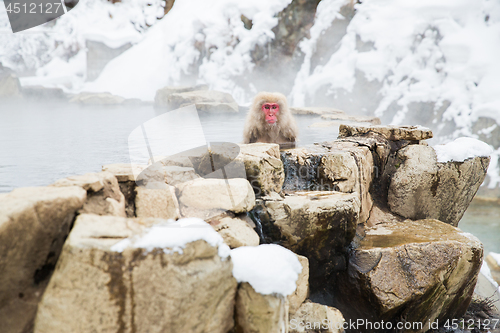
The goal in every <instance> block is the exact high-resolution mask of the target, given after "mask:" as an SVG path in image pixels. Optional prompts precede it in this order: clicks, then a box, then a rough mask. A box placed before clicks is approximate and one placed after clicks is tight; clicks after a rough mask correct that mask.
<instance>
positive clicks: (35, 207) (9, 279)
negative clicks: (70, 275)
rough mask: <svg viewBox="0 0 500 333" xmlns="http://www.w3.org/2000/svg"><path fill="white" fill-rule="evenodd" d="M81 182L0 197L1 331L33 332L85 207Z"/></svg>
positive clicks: (22, 190) (27, 190) (3, 332)
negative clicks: (54, 273) (43, 299)
mask: <svg viewBox="0 0 500 333" xmlns="http://www.w3.org/2000/svg"><path fill="white" fill-rule="evenodd" d="M85 199H86V192H85V191H84V190H83V189H82V188H80V187H76V186H73V187H63V188H58V187H28V188H19V189H15V190H13V191H12V192H10V193H8V194H6V195H2V196H1V197H0V272H2V273H1V274H0V322H1V323H2V325H1V326H2V329H1V331H2V333H21V332H30V331H31V329H32V327H33V321H34V319H35V314H36V311H37V305H38V302H39V300H40V298H41V296H42V294H43V292H44V290H45V287H46V286H47V283H48V282H49V279H50V276H51V274H52V271H53V270H54V267H55V265H56V262H57V259H58V258H59V254H60V253H61V249H62V247H63V243H64V241H65V239H66V237H67V235H68V233H69V231H70V228H71V226H72V224H73V219H74V217H75V214H76V212H77V211H78V210H79V209H81V208H82V206H83V204H84V202H85Z"/></svg>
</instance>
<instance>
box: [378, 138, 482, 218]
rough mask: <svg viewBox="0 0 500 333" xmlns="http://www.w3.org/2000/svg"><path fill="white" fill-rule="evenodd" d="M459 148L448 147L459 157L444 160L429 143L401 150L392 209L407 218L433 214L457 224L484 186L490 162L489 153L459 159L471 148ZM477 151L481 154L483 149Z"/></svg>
mask: <svg viewBox="0 0 500 333" xmlns="http://www.w3.org/2000/svg"><path fill="white" fill-rule="evenodd" d="M471 140H474V139H471ZM474 141H477V140H474ZM480 143H481V142H480ZM482 144H484V143H482ZM484 145H485V146H486V147H488V145H486V144H484ZM446 146H447V145H446ZM452 146H453V145H452ZM488 148H489V147H488ZM457 149H459V151H457V152H453V151H451V150H450V151H448V150H446V154H448V155H447V156H451V157H452V158H456V159H458V161H445V162H441V161H438V160H437V157H436V151H435V149H433V147H430V146H425V145H409V146H407V147H405V148H403V149H401V150H399V151H398V152H397V154H396V159H395V161H394V162H393V163H394V166H395V167H396V170H395V172H394V174H393V175H392V177H391V179H390V185H389V193H388V197H387V201H388V204H389V207H390V209H391V211H392V212H394V213H396V214H399V215H401V216H403V217H405V218H410V219H414V220H418V219H424V218H432V219H438V220H440V221H443V222H446V223H450V224H451V225H453V226H457V225H458V222H459V221H460V219H461V218H462V216H463V214H464V213H465V210H466V209H467V207H468V206H469V204H470V202H471V201H472V198H474V195H475V194H476V192H477V190H478V189H479V186H481V184H482V182H483V180H484V177H485V176H486V171H487V170H488V164H489V162H490V158H489V157H481V156H476V157H474V158H469V159H467V160H465V161H463V160H462V161H460V157H463V156H464V153H465V155H466V156H469V155H468V154H470V153H471V152H470V151H467V147H466V146H464V147H463V150H460V148H458V147H457ZM438 153H439V152H438ZM444 153H445V152H442V153H439V154H444ZM473 153H474V152H473ZM476 153H478V154H479V155H482V152H481V151H480V150H479V151H476ZM438 156H442V155H438ZM457 156H458V158H457Z"/></svg>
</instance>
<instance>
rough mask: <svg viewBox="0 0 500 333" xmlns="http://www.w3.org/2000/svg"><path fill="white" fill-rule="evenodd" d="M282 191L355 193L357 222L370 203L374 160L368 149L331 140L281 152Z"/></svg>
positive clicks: (351, 143) (364, 215) (362, 219)
mask: <svg viewBox="0 0 500 333" xmlns="http://www.w3.org/2000/svg"><path fill="white" fill-rule="evenodd" d="M282 158H283V164H284V169H285V175H286V176H285V182H284V185H283V189H284V190H285V191H296V190H312V191H340V192H344V193H354V192H355V193H356V194H357V196H358V198H359V200H360V203H361V210H360V216H359V219H360V222H364V221H366V220H367V219H368V217H369V214H370V209H371V207H372V205H373V200H372V197H371V194H370V186H371V184H372V181H373V178H374V171H375V168H374V161H373V156H372V152H371V151H370V148H368V147H366V146H364V145H360V144H359V143H355V142H347V141H340V140H336V141H331V142H324V143H322V144H321V145H314V146H308V147H304V148H296V149H289V150H287V151H285V152H283V153H282Z"/></svg>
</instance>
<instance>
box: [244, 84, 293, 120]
mask: <svg viewBox="0 0 500 333" xmlns="http://www.w3.org/2000/svg"><path fill="white" fill-rule="evenodd" d="M253 104H254V105H253V110H255V111H257V110H258V112H260V117H259V118H261V117H262V118H264V120H265V121H266V123H267V124H269V125H275V124H276V123H277V122H278V121H279V119H280V118H281V115H282V113H283V112H286V110H288V107H287V104H286V97H285V96H284V95H283V94H280V93H268V92H261V93H259V94H257V96H255V99H254V103H253Z"/></svg>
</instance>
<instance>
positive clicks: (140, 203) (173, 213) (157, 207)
mask: <svg viewBox="0 0 500 333" xmlns="http://www.w3.org/2000/svg"><path fill="white" fill-rule="evenodd" d="M135 191H136V193H137V194H136V196H135V214H136V216H137V217H157V218H163V219H174V220H176V219H178V218H179V216H180V212H179V203H178V201H177V197H176V195H175V188H174V187H173V186H167V188H166V189H162V188H160V189H149V188H145V187H142V186H138V187H136V189H135Z"/></svg>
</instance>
